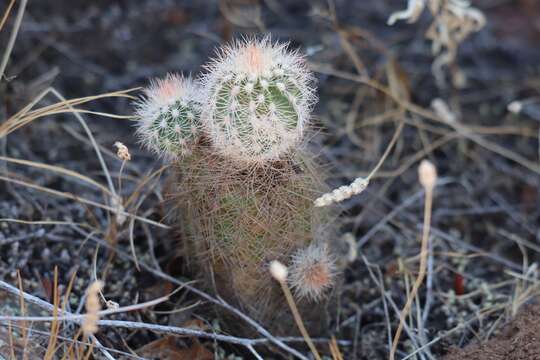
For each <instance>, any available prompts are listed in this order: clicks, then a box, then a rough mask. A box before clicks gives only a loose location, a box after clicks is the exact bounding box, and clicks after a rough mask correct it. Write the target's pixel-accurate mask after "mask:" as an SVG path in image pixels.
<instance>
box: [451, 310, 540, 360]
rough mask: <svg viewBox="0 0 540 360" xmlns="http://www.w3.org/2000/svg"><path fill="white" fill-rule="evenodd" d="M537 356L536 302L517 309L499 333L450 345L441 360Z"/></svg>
mask: <svg viewBox="0 0 540 360" xmlns="http://www.w3.org/2000/svg"><path fill="white" fill-rule="evenodd" d="M462 359H463V360H537V359H540V305H538V304H536V305H531V306H528V307H526V308H525V309H523V310H522V311H520V313H519V314H518V315H517V316H516V318H515V319H514V320H513V321H512V322H510V324H508V325H506V326H505V327H504V328H503V329H502V330H501V332H500V334H498V335H496V336H494V337H492V338H491V339H490V340H489V341H485V342H482V343H480V344H478V343H474V344H471V345H469V346H467V347H465V348H464V349H455V348H452V349H450V352H449V354H448V355H447V356H445V357H444V360H462Z"/></svg>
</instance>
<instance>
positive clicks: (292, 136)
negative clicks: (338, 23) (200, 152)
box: [202, 38, 315, 163]
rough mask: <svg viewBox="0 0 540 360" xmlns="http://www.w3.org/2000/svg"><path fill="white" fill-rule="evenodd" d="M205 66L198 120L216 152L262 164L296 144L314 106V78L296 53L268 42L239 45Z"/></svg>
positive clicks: (233, 46) (253, 41)
mask: <svg viewBox="0 0 540 360" xmlns="http://www.w3.org/2000/svg"><path fill="white" fill-rule="evenodd" d="M206 68H207V73H206V74H205V75H204V76H203V77H202V83H203V86H204V88H205V101H206V104H207V106H204V108H203V116H202V119H203V122H204V124H205V126H206V130H207V131H208V135H209V137H210V140H211V141H212V143H213V145H214V147H215V148H216V150H217V151H219V152H220V153H222V155H225V156H227V157H229V158H233V159H235V160H238V161H240V162H244V163H261V162H266V161H271V160H276V159H279V158H280V157H281V156H283V155H284V154H286V153H287V152H288V151H290V150H291V149H292V148H294V147H295V146H298V143H299V142H300V140H301V139H302V136H303V134H304V131H305V129H306V125H307V123H308V120H309V116H310V112H311V108H312V106H313V104H314V102H315V94H314V88H313V86H312V82H313V76H312V75H311V73H310V72H309V70H308V68H307V66H306V63H305V61H304V58H303V57H302V56H300V55H299V54H298V52H296V51H288V50H287V44H278V43H272V42H271V41H270V39H269V38H265V39H262V40H244V41H238V42H236V43H233V44H232V45H231V46H226V47H224V48H222V49H221V51H220V54H219V56H218V57H217V58H216V59H214V60H213V61H211V62H210V64H209V65H207V67H206Z"/></svg>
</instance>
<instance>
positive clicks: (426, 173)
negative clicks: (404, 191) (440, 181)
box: [418, 160, 437, 190]
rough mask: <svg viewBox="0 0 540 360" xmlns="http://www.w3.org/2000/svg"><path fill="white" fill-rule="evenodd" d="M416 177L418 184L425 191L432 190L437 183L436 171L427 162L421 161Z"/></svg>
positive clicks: (433, 166)
mask: <svg viewBox="0 0 540 360" xmlns="http://www.w3.org/2000/svg"><path fill="white" fill-rule="evenodd" d="M418 176H419V178H420V184H422V186H423V187H424V188H425V189H426V190H428V189H429V190H433V188H434V187H435V184H436V183H437V169H436V168H435V165H433V164H432V163H431V162H430V161H429V160H422V162H421V163H420V166H418Z"/></svg>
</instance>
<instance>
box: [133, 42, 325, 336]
mask: <svg viewBox="0 0 540 360" xmlns="http://www.w3.org/2000/svg"><path fill="white" fill-rule="evenodd" d="M206 70H207V72H206V73H205V74H204V75H203V76H202V77H201V79H200V84H201V85H199V86H200V88H201V89H202V90H201V91H202V96H199V97H198V98H201V99H204V100H203V101H201V102H200V110H199V111H197V110H196V109H193V110H192V113H193V114H196V116H194V117H193V118H191V119H189V118H188V117H187V116H185V114H186V112H182V114H183V115H182V116H181V117H180V119H181V122H182V121H184V120H186V122H185V127H182V129H184V128H185V129H189V128H192V127H193V128H194V129H201V128H200V127H199V125H198V124H202V129H201V130H200V131H199V132H196V136H197V139H196V138H195V135H194V134H195V133H185V134H184V132H182V131H180V132H174V133H173V137H172V138H167V136H168V135H167V134H171V133H170V132H163V134H164V135H162V133H161V132H160V131H159V130H158V131H155V130H152V126H150V127H149V128H150V129H151V131H148V130H146V128H145V129H144V130H141V131H140V133H141V134H142V135H143V136H149V134H151V135H152V134H156V133H157V136H158V137H159V138H161V139H160V140H156V141H155V142H152V144H154V143H155V144H158V145H157V147H158V148H162V147H163V146H162V145H161V144H162V141H165V140H166V141H168V143H173V144H177V143H178V139H179V138H181V139H182V140H185V143H188V142H189V143H190V144H196V146H192V147H191V149H192V150H193V151H192V152H191V153H187V152H186V151H185V147H184V144H182V146H180V149H181V154H179V155H182V156H175V158H179V161H177V162H176V164H177V165H178V166H177V171H176V173H175V174H174V175H173V177H174V179H173V181H172V183H173V186H171V190H170V195H171V196H170V198H171V201H172V203H173V205H174V207H175V208H176V210H177V211H175V212H174V213H175V216H176V217H175V219H174V223H175V224H176V225H178V228H179V230H180V237H181V242H182V247H181V248H182V252H183V255H184V256H183V258H184V259H186V260H187V261H189V262H190V264H191V265H192V269H194V270H195V272H196V273H198V274H200V275H201V278H202V279H203V280H204V281H205V283H206V284H207V285H208V286H209V287H212V288H214V290H216V291H217V292H218V293H219V295H220V296H222V297H224V298H225V299H226V300H228V301H230V302H232V303H234V304H236V305H237V306H240V307H242V308H243V310H244V311H246V312H247V313H248V314H249V315H250V316H252V317H254V318H256V319H257V320H259V321H261V322H263V323H264V324H265V325H266V326H268V327H269V328H271V329H273V330H275V331H276V332H277V333H280V334H284V335H285V334H291V333H295V331H294V327H293V326H291V324H292V323H291V321H290V320H291V318H290V314H289V312H288V310H287V307H286V305H285V304H284V299H283V297H282V294H281V290H280V288H279V285H277V284H276V283H275V281H273V279H272V278H271V276H270V275H269V272H268V265H269V264H270V262H271V261H272V260H279V261H281V262H282V263H284V264H288V265H290V277H289V281H290V284H291V286H292V287H293V288H294V290H295V293H296V295H297V296H298V301H299V305H302V304H307V303H309V304H310V305H309V306H304V307H303V308H304V320H305V321H306V322H307V323H308V326H309V324H310V322H311V323H312V325H316V326H312V327H311V330H312V331H313V332H315V333H316V332H319V330H320V327H324V321H322V319H321V311H320V309H318V308H317V307H316V306H314V304H315V303H319V304H323V303H324V302H320V299H321V298H323V295H324V294H325V293H327V290H328V289H329V288H331V287H332V285H333V284H334V282H335V275H336V271H335V266H334V259H333V257H332V255H331V250H330V247H329V246H328V245H327V244H326V243H327V241H328V239H331V238H332V235H333V229H332V225H331V224H332V221H329V215H328V213H327V212H326V211H327V210H324V209H319V208H315V207H314V205H313V201H314V200H315V199H316V198H317V197H318V196H319V195H320V193H321V192H323V191H324V184H323V182H322V181H321V171H320V169H319V167H318V166H317V164H316V163H315V162H314V161H313V156H312V155H311V154H309V153H308V152H307V151H306V150H305V149H303V146H302V145H303V143H304V135H305V132H306V130H307V128H308V120H309V115H310V111H311V108H312V106H313V104H314V101H315V96H314V88H313V86H312V84H313V77H312V75H311V73H310V72H309V71H308V70H307V67H306V64H305V62H304V60H303V58H302V57H301V56H300V55H299V54H298V53H297V52H290V51H288V50H287V47H286V45H283V44H277V43H272V42H271V41H270V40H269V39H268V38H265V39H263V40H248V41H239V42H236V43H233V44H232V45H231V46H228V47H225V48H223V49H222V50H221V52H220V54H219V56H218V57H217V58H216V59H214V60H213V61H211V62H210V63H209V65H207V67H206ZM149 93H150V94H151V93H152V92H149ZM145 103H147V102H145ZM175 104H176V103H175ZM186 104H187V105H189V106H191V105H190V104H197V103H196V102H193V103H190V102H189V101H187V99H186ZM174 106H176V105H174ZM174 106H173V108H174ZM139 113H141V114H146V111H139ZM153 114H154V113H153ZM156 114H157V113H156ZM160 114H162V113H159V115H158V116H153V117H152V118H153V119H154V120H153V122H152V124H154V123H158V124H159V122H160V121H162V119H163V118H165V117H163V116H162V115H160ZM160 116H161V117H160ZM166 119H173V117H172V116H168V115H167V117H166ZM168 121H169V120H167V123H168ZM171 123H172V121H171ZM174 123H175V124H178V120H174ZM182 124H183V125H184V122H183V123H182ZM143 126H147V125H142V126H141V128H142V127H143ZM147 128H148V126H147ZM152 131H153V132H152ZM152 141H153V140H152ZM165 151H167V152H168V151H171V150H170V149H169V148H167V149H166V150H165ZM329 224H330V225H329ZM300 308H301V309H302V306H300ZM310 313H311V315H310ZM311 320H312V321H311ZM291 330H293V331H292V332H291Z"/></svg>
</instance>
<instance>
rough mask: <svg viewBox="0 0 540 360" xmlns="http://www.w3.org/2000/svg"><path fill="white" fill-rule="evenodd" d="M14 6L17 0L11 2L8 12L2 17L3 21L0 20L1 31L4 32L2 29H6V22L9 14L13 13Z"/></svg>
mask: <svg viewBox="0 0 540 360" xmlns="http://www.w3.org/2000/svg"><path fill="white" fill-rule="evenodd" d="M14 4H15V0H11V1H10V2H9V5H8V7H7V9H6V11H5V12H4V15H3V16H2V20H0V31H2V29H3V28H4V25H5V24H6V21H7V19H8V17H9V13H10V12H11V8H13V5H14Z"/></svg>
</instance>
